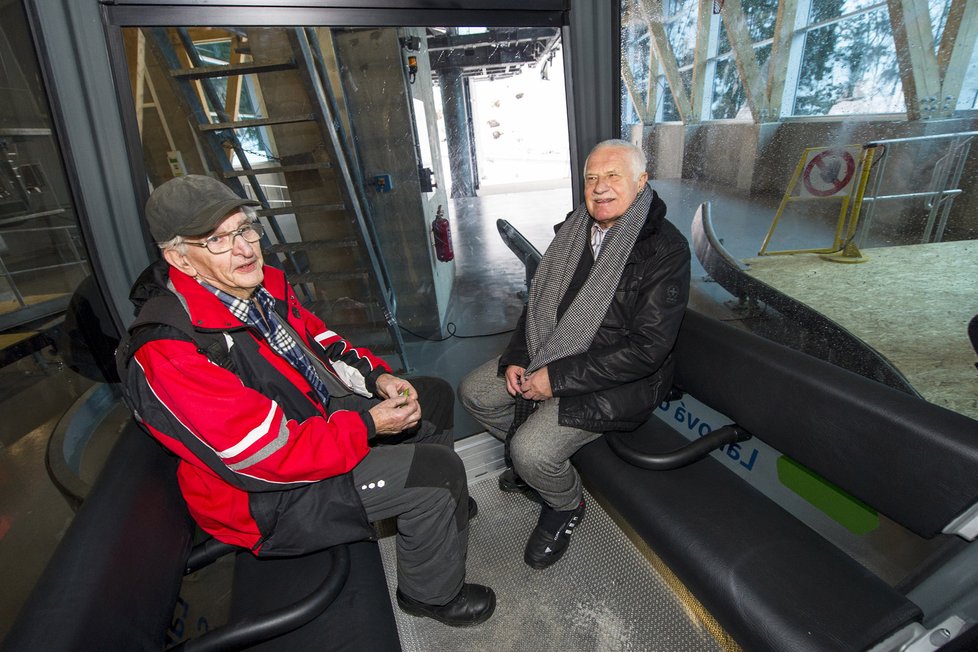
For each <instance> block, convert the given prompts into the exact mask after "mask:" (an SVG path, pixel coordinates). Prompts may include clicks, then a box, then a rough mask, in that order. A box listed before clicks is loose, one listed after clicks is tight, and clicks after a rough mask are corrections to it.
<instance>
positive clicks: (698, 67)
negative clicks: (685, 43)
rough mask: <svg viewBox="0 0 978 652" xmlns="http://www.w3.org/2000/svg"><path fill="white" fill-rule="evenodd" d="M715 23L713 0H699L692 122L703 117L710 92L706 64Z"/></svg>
mask: <svg viewBox="0 0 978 652" xmlns="http://www.w3.org/2000/svg"><path fill="white" fill-rule="evenodd" d="M712 23H713V0H699V3H698V6H697V8H696V44H695V45H694V46H693V81H692V83H691V84H690V89H689V99H690V105H691V107H692V117H691V122H699V121H700V120H702V119H703V103H704V102H705V101H706V98H707V96H708V95H709V92H708V90H707V88H706V64H707V59H708V58H709V55H710V26H711V24H712Z"/></svg>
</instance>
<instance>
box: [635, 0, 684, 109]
mask: <svg viewBox="0 0 978 652" xmlns="http://www.w3.org/2000/svg"><path fill="white" fill-rule="evenodd" d="M642 14H643V16H644V18H645V22H646V23H647V24H648V26H649V35H650V36H651V38H652V47H653V49H655V55H656V57H658V59H659V62H660V63H661V64H662V70H663V72H664V73H665V76H666V81H667V82H668V83H669V89H670V90H671V91H672V99H673V101H674V102H675V103H676V111H677V112H678V113H679V117H680V119H681V120H682V121H683V122H687V123H688V122H690V120H692V121H694V122H695V118H693V109H692V105H691V104H690V101H689V93H688V92H687V91H686V85H685V84H683V79H682V77H681V76H680V75H679V66H678V65H676V55H675V54H674V53H673V51H672V46H671V45H669V38H668V37H667V36H666V29H665V26H664V25H663V24H662V16H663V13H662V0H642Z"/></svg>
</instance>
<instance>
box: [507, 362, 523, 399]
mask: <svg viewBox="0 0 978 652" xmlns="http://www.w3.org/2000/svg"><path fill="white" fill-rule="evenodd" d="M525 371H526V368H525V367H520V366H519V365H515V364H511V365H509V366H508V367H506V371H505V375H506V391H507V392H509V395H510V396H516V395H517V394H521V393H522V390H521V389H520V385H521V384H522V383H523V373H524V372H525Z"/></svg>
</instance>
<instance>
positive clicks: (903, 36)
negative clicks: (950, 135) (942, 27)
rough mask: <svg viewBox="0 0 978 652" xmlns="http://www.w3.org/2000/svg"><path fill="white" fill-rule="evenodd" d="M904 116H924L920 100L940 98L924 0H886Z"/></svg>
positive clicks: (932, 36) (931, 36)
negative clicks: (901, 85)
mask: <svg viewBox="0 0 978 652" xmlns="http://www.w3.org/2000/svg"><path fill="white" fill-rule="evenodd" d="M887 4H888V5H889V8H890V25H891V26H892V28H893V44H894V45H895V46H896V54H897V64H898V65H899V68H900V79H901V81H902V82H903V97H904V100H905V101H906V104H907V117H908V118H909V119H910V120H919V119H920V118H921V117H924V112H923V110H922V108H921V105H922V102H923V101H925V100H928V101H929V98H934V99H935V100H938V99H940V95H941V78H940V72H939V69H938V66H937V55H936V54H934V31H933V29H932V28H931V24H930V11H929V10H928V7H927V0H887Z"/></svg>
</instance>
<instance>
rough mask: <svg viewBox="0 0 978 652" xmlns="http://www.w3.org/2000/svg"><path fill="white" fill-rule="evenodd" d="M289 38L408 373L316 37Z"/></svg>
mask: <svg viewBox="0 0 978 652" xmlns="http://www.w3.org/2000/svg"><path fill="white" fill-rule="evenodd" d="M293 36H294V46H295V51H296V56H297V57H298V59H299V61H301V62H302V63H303V66H304V68H305V71H306V72H307V74H308V80H307V81H308V82H309V83H310V91H311V94H312V100H313V102H314V107H315V110H316V111H318V112H319V114H320V116H321V118H322V119H321V121H320V122H321V125H322V127H323V130H324V132H325V133H324V134H323V135H324V136H326V138H327V142H328V144H329V146H330V147H331V149H332V151H333V153H334V158H335V160H336V172H337V176H338V177H339V179H340V180H341V183H340V188H341V190H342V192H343V195H344V197H343V199H344V203H345V204H346V205H347V207H348V209H349V210H350V212H351V213H352V214H353V216H354V217H355V221H356V224H357V227H358V228H359V230H360V235H361V237H362V238H363V241H364V244H365V247H364V248H365V251H366V254H367V257H368V259H369V260H370V266H371V268H372V269H373V279H374V280H375V282H376V283H377V285H378V287H379V289H380V295H381V299H382V300H383V309H384V312H385V315H384V317H385V319H386V321H387V327H388V332H389V333H390V337H391V340H392V341H393V343H394V347H395V348H396V349H397V352H398V354H399V355H400V357H401V364H402V365H403V366H404V369H405V370H406V371H409V370H410V365H409V364H408V360H407V355H406V352H405V350H404V349H405V347H404V338H403V337H402V336H401V329H400V327H399V325H398V323H397V299H396V297H395V295H394V290H393V284H392V283H391V279H390V275H389V273H388V270H387V266H386V263H385V262H384V259H383V253H382V252H381V251H380V248H379V240H378V238H377V233H376V229H375V228H374V225H373V220H372V219H371V218H370V214H369V209H368V207H367V203H366V201H365V200H364V199H363V198H361V196H360V194H359V192H358V184H357V183H356V182H355V175H356V174H357V171H356V170H355V169H354V168H353V166H352V165H351V162H352V161H353V157H352V155H351V153H350V152H348V151H347V147H346V141H345V139H344V138H343V135H342V134H341V133H340V129H341V125H340V124H339V119H338V116H337V111H336V99H335V95H334V94H333V89H332V85H331V84H330V80H329V75H328V74H327V72H326V68H325V64H324V63H323V62H321V61H317V57H316V54H315V53H317V52H321V50H320V48H319V37H318V36H317V35H316V32H315V30H314V29H312V28H296V29H295V30H294V31H293ZM300 69H301V68H300Z"/></svg>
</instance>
